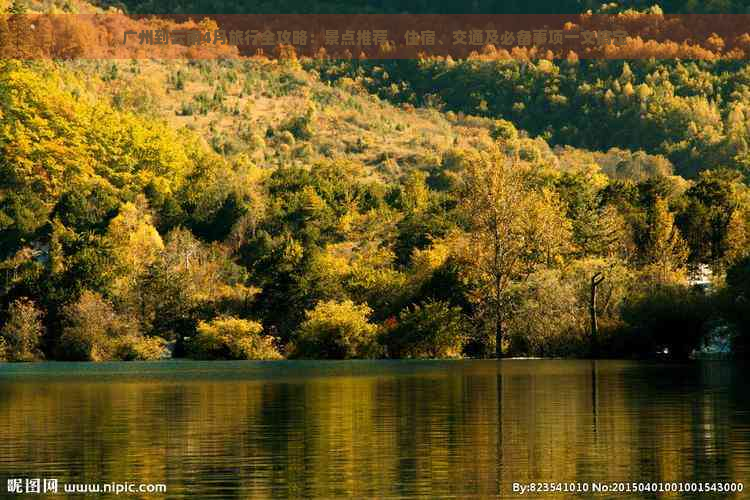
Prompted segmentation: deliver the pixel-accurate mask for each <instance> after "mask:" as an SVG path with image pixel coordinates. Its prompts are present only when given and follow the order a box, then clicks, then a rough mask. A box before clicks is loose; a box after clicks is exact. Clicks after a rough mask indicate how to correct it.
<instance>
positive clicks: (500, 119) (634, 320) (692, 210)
mask: <svg viewBox="0 0 750 500" xmlns="http://www.w3.org/2000/svg"><path fill="white" fill-rule="evenodd" d="M748 75H750V73H748V69H747V65H746V63H745V62H743V61H738V60H734V61H725V60H716V61H695V62H690V61H682V62H680V61H662V62H660V61H656V60H650V61H634V60H633V61H621V60H620V61H585V60H580V61H579V60H575V59H569V60H554V61H549V60H546V59H541V60H539V59H536V60H523V61H521V60H498V59H497V58H492V57H476V58H472V59H469V60H462V61H451V60H443V59H425V60H408V61H379V62H372V61H371V62H368V63H364V62H359V63H355V62H352V61H340V60H325V61H313V60H307V59H300V60H297V58H295V57H293V56H292V57H287V58H285V59H282V60H276V61H274V60H268V59H265V58H239V57H234V58H231V59H220V60H215V61H207V60H190V61H186V60H147V59H132V60H98V61H93V60H80V59H79V60H75V59H74V60H70V61H66V62H62V61H44V60H37V61H33V60H31V61H23V62H21V61H16V60H3V61H0V231H1V232H2V237H1V238H0V259H1V260H2V262H1V263H0V324H1V325H2V326H1V327H0V354H1V355H2V357H3V358H5V359H7V360H32V359H42V358H48V359H83V360H94V361H98V360H107V359H153V358H158V357H160V356H163V355H164V353H165V349H166V347H167V346H169V347H170V348H172V346H173V347H174V350H175V354H176V355H178V356H189V357H194V358H209V359H210V358H230V359H248V358H249V359H274V358H278V357H306V358H361V357H460V356H477V357H480V356H491V355H496V354H501V355H546V356H588V355H590V354H592V353H593V354H596V355H601V356H618V357H623V356H624V357H629V356H639V357H642V356H651V355H654V353H656V352H657V351H660V352H663V351H664V349H666V350H667V352H668V353H669V354H670V355H673V356H676V357H685V356H687V355H688V354H689V353H690V351H691V350H693V349H694V348H697V347H699V345H700V344H701V342H702V340H703V338H704V337H705V335H706V334H707V333H709V332H710V331H712V330H716V329H717V328H723V329H724V330H728V331H731V332H733V333H732V338H733V342H734V345H735V348H736V350H737V352H744V351H743V349H746V345H747V340H748V333H749V329H750V322H749V320H750V318H749V317H748V312H747V311H748V308H747V302H746V300H747V298H748V296H749V294H750V260H749V259H748V253H749V252H748V250H749V246H748V243H749V242H748V238H749V237H750V232H749V231H750V191H749V190H748V184H747V183H748V180H749V179H750V171H749V170H748V168H749V167H750V164H749V163H748V162H749V161H750V158H749V157H748V144H747V141H748V120H750V115H748V112H749V111H748V106H749V105H750V95H749V92H750V90H749V88H748V85H749V84H750V82H746V80H747V76H748ZM696 270H702V271H706V270H710V271H711V272H712V275H713V280H712V282H711V286H710V287H709V288H707V289H706V288H705V287H695V286H691V281H689V279H688V277H689V275H690V274H691V272H694V271H696ZM593 296H595V297H596V298H595V299H593V300H592V297H593Z"/></svg>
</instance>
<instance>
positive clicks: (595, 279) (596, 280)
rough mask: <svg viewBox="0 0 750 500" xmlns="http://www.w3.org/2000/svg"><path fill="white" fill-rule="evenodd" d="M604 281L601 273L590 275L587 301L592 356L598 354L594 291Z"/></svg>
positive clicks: (597, 326)
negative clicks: (588, 298) (589, 290)
mask: <svg viewBox="0 0 750 500" xmlns="http://www.w3.org/2000/svg"><path fill="white" fill-rule="evenodd" d="M602 281H604V276H602V273H599V272H597V273H595V274H594V275H593V276H592V277H591V299H590V301H589V314H590V315H591V355H592V356H593V357H596V356H598V354H599V346H598V343H599V324H598V320H597V317H596V291H597V288H598V287H599V285H600V284H601V283H602Z"/></svg>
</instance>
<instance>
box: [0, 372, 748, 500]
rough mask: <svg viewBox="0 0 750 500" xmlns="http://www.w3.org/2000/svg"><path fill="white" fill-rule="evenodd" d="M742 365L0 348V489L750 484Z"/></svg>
mask: <svg viewBox="0 0 750 500" xmlns="http://www.w3.org/2000/svg"><path fill="white" fill-rule="evenodd" d="M749 381H750V366H748V365H742V364H732V363H718V362H717V363H710V362H706V363H691V364H680V365H674V364H657V363H641V362H620V361H597V362H592V361H551V360H544V361H536V360H505V361H501V362H496V361H453V362H447V361H415V362H409V361H390V362H389V361H378V362H369V361H359V362H292V361H288V362H286V361H284V362H189V361H169V362H156V363H101V364H83V363H44V364H26V365H18V364H13V365H2V366H0V481H2V482H1V483H0V496H2V495H4V494H5V483H6V477H42V478H43V477H47V478H58V480H59V481H60V483H63V482H78V483H87V482H89V483H105V482H138V483H165V484H167V486H168V492H167V496H168V497H169V498H182V497H187V496H190V497H192V498H196V499H202V498H266V497H322V498H336V497H367V498H387V497H397V498H402V497H422V498H487V497H503V498H512V497H513V494H512V491H511V485H512V483H513V482H530V481H608V482H609V481H700V482H705V481H744V482H745V486H746V493H745V494H744V497H750V493H748V491H750V398H749V397H748V395H749V394H748V383H749ZM36 497H37V498H39V496H36ZM569 497H570V496H569V495H563V494H561V495H559V496H556V495H547V496H544V497H543V498H569ZM696 497H698V496H697V495H694V496H693V497H692V498H696ZM705 497H708V496H705ZM742 497H743V495H737V496H736V498H742ZM16 498H18V497H16ZM58 498H59V497H58ZM98 498H103V496H100V497H98ZM119 498H123V497H122V496H120V497H119ZM517 498H518V497H517ZM526 498H529V497H528V496H527V497H526ZM579 498H583V496H581V497H579ZM598 498H605V497H603V496H599V497H598ZM618 498H623V496H620V497H618ZM630 498H656V496H655V495H651V496H648V494H638V495H632V496H631V497H630ZM670 498H677V497H675V496H672V497H670Z"/></svg>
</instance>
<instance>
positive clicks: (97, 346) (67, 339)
mask: <svg viewBox="0 0 750 500" xmlns="http://www.w3.org/2000/svg"><path fill="white" fill-rule="evenodd" d="M63 318H64V324H65V326H64V327H63V333H62V335H61V336H60V342H59V346H58V348H59V350H60V354H61V356H62V357H65V358H68V359H73V360H80V361H108V360H112V359H117V353H118V348H119V347H120V346H121V345H122V342H123V338H126V337H127V336H134V335H138V328H137V326H136V325H135V324H134V323H133V322H131V321H130V320H129V319H127V318H123V317H121V316H120V315H118V314H117V313H116V312H115V310H114V309H113V307H112V305H111V304H110V303H109V302H107V301H106V300H104V298H102V296H101V295H99V294H98V293H95V292H91V291H88V290H87V291H85V292H83V294H82V295H81V298H80V299H78V301H77V302H75V303H74V304H71V305H69V306H67V307H66V308H65V309H64V311H63Z"/></svg>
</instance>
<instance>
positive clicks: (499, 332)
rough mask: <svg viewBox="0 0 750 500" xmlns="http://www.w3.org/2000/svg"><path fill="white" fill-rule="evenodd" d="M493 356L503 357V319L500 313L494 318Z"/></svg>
mask: <svg viewBox="0 0 750 500" xmlns="http://www.w3.org/2000/svg"><path fill="white" fill-rule="evenodd" d="M495 357H496V358H498V359H499V358H502V357H503V320H502V318H501V317H500V314H498V315H497V318H496V319H495Z"/></svg>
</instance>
